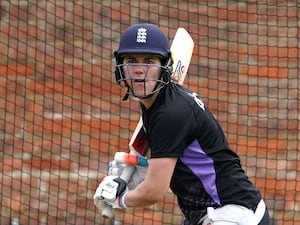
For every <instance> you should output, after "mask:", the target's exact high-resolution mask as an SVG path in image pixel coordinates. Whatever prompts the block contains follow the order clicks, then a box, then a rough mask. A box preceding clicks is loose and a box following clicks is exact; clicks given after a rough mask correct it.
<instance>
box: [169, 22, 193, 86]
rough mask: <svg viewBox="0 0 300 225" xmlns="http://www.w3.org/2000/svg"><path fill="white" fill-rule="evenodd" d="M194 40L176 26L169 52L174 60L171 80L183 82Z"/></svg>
mask: <svg viewBox="0 0 300 225" xmlns="http://www.w3.org/2000/svg"><path fill="white" fill-rule="evenodd" d="M193 49H194V41H193V39H192V37H191V36H190V34H189V33H188V32H187V31H186V30H185V29H184V28H181V27H180V28H178V29H177V31H176V34H175V37H174V40H173V42H172V46H171V53H172V57H173V61H174V65H173V74H172V80H173V81H174V82H176V83H178V84H183V82H184V79H185V76H186V74H187V71H188V69H189V65H190V62H191V59H192V55H193Z"/></svg>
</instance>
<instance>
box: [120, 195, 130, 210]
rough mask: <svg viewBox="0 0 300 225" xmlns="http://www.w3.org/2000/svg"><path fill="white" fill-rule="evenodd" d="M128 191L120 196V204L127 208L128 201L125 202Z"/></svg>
mask: <svg viewBox="0 0 300 225" xmlns="http://www.w3.org/2000/svg"><path fill="white" fill-rule="evenodd" d="M127 193H128V192H125V193H124V194H123V195H121V196H120V198H119V204H120V206H121V207H122V208H125V209H126V208H127V205H126V203H125V197H126V195H127Z"/></svg>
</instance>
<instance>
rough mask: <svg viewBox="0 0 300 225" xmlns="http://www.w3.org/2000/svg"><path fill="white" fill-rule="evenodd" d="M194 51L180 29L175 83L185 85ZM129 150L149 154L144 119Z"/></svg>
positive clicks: (127, 172)
mask: <svg viewBox="0 0 300 225" xmlns="http://www.w3.org/2000/svg"><path fill="white" fill-rule="evenodd" d="M193 49H194V41H193V39H192V37H191V36H190V34H189V33H188V32H187V31H186V30H185V29H184V28H178V29H177V31H176V34H175V36H174V39H173V42H172V45H171V53H172V57H173V61H174V63H173V72H172V77H171V79H172V81H173V82H176V83H178V84H183V81H184V79H185V76H186V74H187V71H188V68H189V65H190V62H191V58H192V54H193ZM129 150H130V153H131V154H136V155H142V156H144V155H146V154H147V152H148V141H147V136H146V133H145V130H144V129H143V120H142V117H140V119H139V122H138V124H137V126H136V128H135V131H134V132H133V135H132V136H131V139H130V142H129ZM134 169H135V167H134V166H132V165H127V166H126V167H125V168H124V170H123V171H122V174H121V175H120V178H121V179H123V180H125V181H126V182H128V181H129V179H130V178H131V176H132V174H133V172H134ZM113 215H114V210H113V208H111V207H109V206H107V207H105V208H104V209H103V211H102V216H103V217H104V218H111V217H113Z"/></svg>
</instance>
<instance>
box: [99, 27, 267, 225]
mask: <svg viewBox="0 0 300 225" xmlns="http://www.w3.org/2000/svg"><path fill="white" fill-rule="evenodd" d="M114 57H115V63H116V65H115V77H116V81H117V83H118V84H119V85H120V86H121V87H122V88H124V89H125V91H126V95H125V96H124V99H127V98H128V96H134V97H135V98H136V99H138V100H139V102H140V107H141V111H142V118H143V125H144V129H145V131H146V134H147V138H148V143H149V147H150V151H151V152H150V159H149V167H148V170H147V173H146V176H145V178H144V180H143V181H142V182H141V183H140V184H138V185H137V186H136V187H135V188H134V189H132V190H128V188H127V186H126V185H127V184H126V182H125V181H124V180H122V179H121V178H117V177H116V176H107V177H105V178H104V179H103V181H102V182H101V183H100V185H99V187H98V188H97V191H96V194H95V196H94V200H95V204H96V206H99V205H100V204H101V202H102V201H108V202H111V204H112V205H113V207H117V208H127V207H145V206H149V205H152V204H155V203H157V202H160V201H162V200H163V199H164V197H165V195H166V193H167V192H168V189H169V187H170V188H171V190H172V191H173V193H174V194H175V195H176V196H177V199H178V204H179V207H180V209H181V211H182V213H183V214H184V216H185V218H186V221H185V222H184V223H185V224H190V225H200V224H201V225H257V224H260V225H268V224H269V214H268V210H267V207H266V205H265V203H264V201H263V199H262V196H261V194H260V192H259V190H258V189H257V188H256V187H255V186H254V185H253V184H252V183H251V182H250V181H249V179H248V177H247V176H246V174H245V172H244V170H243V169H242V167H241V165H240V159H239V157H238V155H237V154H236V153H235V152H234V151H233V150H232V149H231V148H230V146H229V145H228V143H227V140H226V138H225V135H224V133H223V131H222V128H221V127H220V125H219V124H218V122H217V121H216V119H215V117H214V116H213V115H212V114H211V113H210V111H209V110H208V109H207V107H206V106H205V104H204V103H203V102H202V101H201V99H200V98H199V96H198V95H197V94H196V93H193V92H192V91H190V90H188V89H186V88H185V87H183V86H181V85H178V84H175V83H174V82H172V81H171V73H172V62H173V61H172V53H171V51H170V48H169V42H168V39H167V37H166V36H165V34H164V33H163V32H162V30H161V29H160V28H158V27H157V26H156V25H153V24H135V25H133V26H131V27H129V28H128V29H127V30H126V31H125V32H124V33H123V35H122V37H121V40H120V44H119V48H118V50H117V51H115V52H114ZM104 192H109V194H110V197H106V198H104V197H102V196H108V195H107V193H106V194H103V193H104Z"/></svg>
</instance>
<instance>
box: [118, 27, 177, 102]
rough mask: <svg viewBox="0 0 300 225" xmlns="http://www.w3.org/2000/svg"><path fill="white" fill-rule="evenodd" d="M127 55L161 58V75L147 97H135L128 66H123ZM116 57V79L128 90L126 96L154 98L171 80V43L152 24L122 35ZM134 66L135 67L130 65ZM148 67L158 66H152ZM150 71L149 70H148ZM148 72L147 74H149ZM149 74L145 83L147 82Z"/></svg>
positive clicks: (135, 28)
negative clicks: (148, 55)
mask: <svg viewBox="0 0 300 225" xmlns="http://www.w3.org/2000/svg"><path fill="white" fill-rule="evenodd" d="M126 54H153V55H158V56H159V57H160V58H161V64H162V65H161V66H159V67H160V71H161V74H160V76H159V78H158V79H157V80H156V82H157V84H156V86H155V88H154V90H153V91H152V93H150V94H146V92H145V96H135V94H134V90H133V89H132V88H131V87H132V85H130V84H132V81H133V77H131V76H130V77H125V75H124V69H128V64H123V59H124V55H126ZM114 57H115V78H116V81H117V83H118V84H119V86H120V87H121V88H124V87H125V88H127V92H126V96H125V97H124V98H126V99H127V97H128V95H133V96H135V97H139V98H147V97H150V96H152V95H153V94H154V93H155V92H157V91H158V90H159V89H160V88H162V87H163V86H164V85H166V84H168V83H169V82H170V80H171V73H172V64H173V61H172V57H171V52H170V48H169V41H168V39H167V37H166V36H165V34H164V33H163V32H162V30H161V29H160V28H159V27H157V26H155V25H152V24H136V25H133V26H131V27H129V28H128V29H127V30H126V31H125V32H124V33H123V35H122V37H121V41H120V44H119V49H118V50H117V51H115V52H114ZM130 66H133V65H130ZM148 66H158V65H151V64H148ZM148 70H149V69H148ZM148 70H147V73H148ZM147 73H146V74H145V77H144V82H146V81H147V79H148V78H147ZM144 85H146V83H144Z"/></svg>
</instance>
